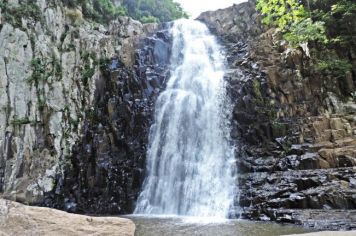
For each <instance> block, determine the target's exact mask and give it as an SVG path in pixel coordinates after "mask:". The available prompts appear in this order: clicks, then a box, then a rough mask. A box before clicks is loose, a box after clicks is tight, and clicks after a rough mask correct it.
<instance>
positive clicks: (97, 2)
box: [62, 0, 187, 23]
mask: <svg viewBox="0 0 356 236" xmlns="http://www.w3.org/2000/svg"><path fill="white" fill-rule="evenodd" d="M62 1H63V3H64V4H65V5H66V6H68V7H70V8H75V7H78V6H80V7H81V8H82V11H83V15H84V17H86V18H89V19H92V20H94V21H97V22H100V23H107V22H108V21H110V20H113V19H115V18H116V17H118V16H125V15H128V16H130V17H132V18H134V19H136V20H139V21H141V22H143V23H152V22H156V23H159V22H166V21H171V20H175V19H179V18H183V17H187V14H186V13H185V12H184V11H183V9H182V8H181V6H180V5H179V4H178V3H175V2H173V1H172V0H139V1H137V0H119V1H116V2H115V4H114V3H113V1H111V0H76V1H69V0H62Z"/></svg>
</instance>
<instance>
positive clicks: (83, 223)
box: [0, 199, 135, 236]
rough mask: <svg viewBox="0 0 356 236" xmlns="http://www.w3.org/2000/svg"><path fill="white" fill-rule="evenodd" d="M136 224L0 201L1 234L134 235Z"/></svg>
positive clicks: (124, 220) (120, 219)
mask: <svg viewBox="0 0 356 236" xmlns="http://www.w3.org/2000/svg"><path fill="white" fill-rule="evenodd" d="M134 233H135V224H134V223H133V222H132V221H131V220H128V219H122V218H118V217H92V216H81V215H75V214H70V213H65V212H62V211H59V210H54V209H49V208H44V207H31V206H25V205H22V204H19V203H15V202H11V201H8V200H3V199H0V235H25V236H26V235H73V236H74V235H75V236H77V235H122V236H133V235H134Z"/></svg>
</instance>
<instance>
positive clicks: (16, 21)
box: [1, 0, 44, 28]
mask: <svg viewBox="0 0 356 236" xmlns="http://www.w3.org/2000/svg"><path fill="white" fill-rule="evenodd" d="M1 9H2V12H3V17H4V20H5V21H6V22H8V23H10V24H11V25H13V26H14V27H19V28H21V27H22V21H21V20H22V18H31V19H33V20H34V21H37V22H43V21H44V18H43V15H42V12H41V9H40V8H39V7H38V6H37V4H36V1H35V0H27V1H26V3H21V4H19V5H18V6H14V5H12V4H9V3H7V2H3V3H1Z"/></svg>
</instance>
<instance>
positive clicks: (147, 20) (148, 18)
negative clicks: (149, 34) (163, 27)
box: [140, 16, 159, 24]
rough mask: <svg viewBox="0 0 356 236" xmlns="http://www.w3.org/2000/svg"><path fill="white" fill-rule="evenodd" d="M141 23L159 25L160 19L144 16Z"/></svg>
mask: <svg viewBox="0 0 356 236" xmlns="http://www.w3.org/2000/svg"><path fill="white" fill-rule="evenodd" d="M140 20H141V22H142V23H144V24H145V23H159V19H158V18H157V17H154V16H143V17H141V19H140Z"/></svg>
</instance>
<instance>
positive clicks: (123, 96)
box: [46, 26, 171, 214]
mask: <svg viewBox="0 0 356 236" xmlns="http://www.w3.org/2000/svg"><path fill="white" fill-rule="evenodd" d="M170 41H171V39H170V36H169V34H168V33H167V30H166V29H165V27H164V26H162V28H161V29H160V30H159V31H158V32H157V33H155V34H154V35H152V36H151V37H147V38H145V39H143V40H142V42H141V43H140V45H141V46H138V47H139V48H140V49H137V50H136V61H135V64H134V65H133V67H131V68H127V67H125V66H124V65H123V64H122V63H121V62H120V60H118V59H115V58H114V59H112V60H110V61H109V62H108V66H107V67H106V68H102V69H103V76H102V77H101V78H99V79H97V80H96V91H95V93H94V103H93V107H92V110H91V111H90V113H89V114H88V117H87V119H85V120H84V124H83V128H82V131H81V132H82V138H81V140H80V141H79V142H77V143H76V145H74V147H73V149H72V150H73V152H72V156H71V158H70V163H69V164H68V165H67V166H66V167H65V168H64V174H63V175H58V178H56V187H55V188H54V190H53V191H51V192H47V194H46V205H47V206H51V207H53V206H54V207H56V208H60V209H65V210H67V211H71V212H85V213H91V214H117V213H121V214H124V213H125V214H127V213H132V211H133V207H134V203H135V201H136V199H137V197H138V194H139V192H140V190H141V184H142V182H143V180H144V177H145V171H144V170H145V159H146V158H145V157H146V151H147V143H148V133H149V129H150V127H151V120H152V114H153V108H154V104H155V100H156V98H157V96H158V94H159V92H160V91H161V90H162V89H163V88H164V84H165V81H166V80H167V77H168V70H167V68H168V62H169V55H170Z"/></svg>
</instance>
